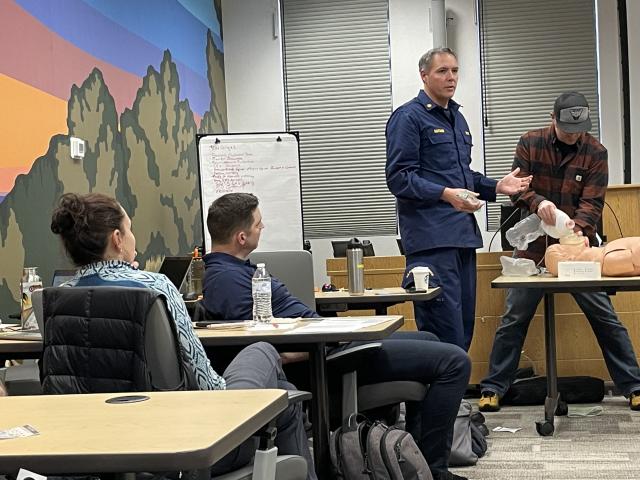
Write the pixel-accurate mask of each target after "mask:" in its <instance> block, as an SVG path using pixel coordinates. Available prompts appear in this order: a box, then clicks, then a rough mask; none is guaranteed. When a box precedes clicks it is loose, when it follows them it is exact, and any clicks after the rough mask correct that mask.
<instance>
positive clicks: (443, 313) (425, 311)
mask: <svg viewBox="0 0 640 480" xmlns="http://www.w3.org/2000/svg"><path fill="white" fill-rule="evenodd" d="M417 266H427V267H429V268H430V269H431V271H432V272H433V276H432V277H431V279H430V280H429V286H430V287H441V288H442V293H441V294H440V295H439V296H438V297H436V298H435V299H433V300H430V301H428V302H413V308H414V311H415V315H416V324H417V326H418V330H423V331H426V332H431V333H433V334H435V335H436V336H437V337H438V338H439V339H440V341H441V342H447V343H453V344H454V345H458V346H459V347H461V348H463V349H464V350H465V351H468V350H469V346H470V345H471V339H472V338H473V327H474V324H475V313H476V250H475V248H434V249H431V250H425V251H422V252H417V253H414V254H411V255H407V269H406V272H405V278H404V281H403V282H402V286H403V287H404V288H406V287H408V286H411V285H413V277H412V275H409V272H410V271H411V269H412V268H413V267H417Z"/></svg>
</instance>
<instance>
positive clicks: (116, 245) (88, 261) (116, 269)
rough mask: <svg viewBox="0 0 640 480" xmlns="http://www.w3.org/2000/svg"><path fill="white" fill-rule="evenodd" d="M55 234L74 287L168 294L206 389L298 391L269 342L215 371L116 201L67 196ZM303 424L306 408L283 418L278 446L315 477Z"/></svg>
mask: <svg viewBox="0 0 640 480" xmlns="http://www.w3.org/2000/svg"><path fill="white" fill-rule="evenodd" d="M51 231H52V232H53V233H55V234H57V235H59V236H60V238H61V239H62V242H63V244H64V247H65V250H66V252H67V254H68V256H69V257H70V259H71V260H72V261H73V263H74V264H75V265H76V266H77V267H78V273H77V274H76V276H75V277H74V278H73V279H72V280H70V281H69V282H68V283H67V284H68V285H70V286H97V285H105V286H108V285H119V286H130V287H140V288H150V289H152V290H156V291H158V292H160V293H162V294H163V295H164V296H165V298H166V300H167V306H168V308H169V312H170V313H171V316H172V318H173V320H174V321H175V323H176V326H177V330H178V337H179V342H180V345H181V347H182V350H183V353H184V355H185V357H186V359H187V362H188V364H189V365H190V367H191V368H193V372H194V374H195V378H196V380H197V382H198V386H199V388H200V389H201V390H224V389H251V388H283V389H293V388H294V387H293V385H291V384H290V383H289V382H287V380H286V377H285V375H284V373H283V371H282V366H281V363H280V356H279V354H278V352H277V351H276V349H275V348H274V347H273V346H272V345H269V344H268V343H264V342H262V343H256V344H253V345H250V346H249V347H247V348H245V349H244V350H242V351H241V352H240V353H239V354H238V355H237V356H236V357H235V358H234V360H233V361H232V362H231V364H230V365H229V366H228V368H227V369H226V370H225V372H224V374H223V375H222V376H220V375H219V374H218V373H216V372H215V371H214V370H213V368H212V367H211V363H210V362H209V359H208V358H207V355H206V353H205V350H204V348H203V346H202V344H201V343H200V340H199V339H198V337H197V336H196V335H195V333H194V332H193V326H192V323H191V319H190V318H189V314H188V312H187V308H186V306H185V304H184V302H183V300H182V297H181V296H180V293H179V292H178V290H177V289H176V288H175V286H174V285H173V284H172V283H171V282H170V281H169V280H168V279H167V277H166V276H164V275H162V274H158V273H152V272H144V271H142V270H138V268H137V262H135V257H136V239H135V236H134V235H133V232H132V231H131V219H130V218H129V216H128V215H127V213H126V212H125V211H124V210H123V208H122V207H121V206H120V204H119V203H118V202H117V201H116V200H115V199H114V198H112V197H109V196H107V195H103V194H99V193H92V194H88V195H77V194H73V193H68V194H65V195H63V196H62V197H61V198H60V200H59V203H58V206H57V208H55V210H54V212H53V216H52V219H51ZM302 420H303V418H302V412H301V407H300V405H299V404H295V405H290V406H289V407H288V408H287V410H285V411H284V412H283V413H282V414H281V415H280V416H279V417H278V419H277V428H278V436H277V437H276V442H275V443H276V445H277V446H278V450H279V453H281V454H285V455H286V454H289V455H301V456H303V457H304V458H305V459H306V460H307V464H308V475H307V478H308V479H315V478H316V474H315V472H314V469H313V461H312V459H311V455H310V452H309V448H308V445H307V438H306V434H305V431H304V426H303V421H302ZM254 450H255V447H254V445H253V441H247V442H245V444H244V445H242V446H240V447H238V448H237V449H236V450H235V451H233V452H231V453H230V454H229V455H227V456H226V457H225V458H223V459H222V460H221V461H220V462H218V463H217V464H216V465H214V467H213V469H212V472H213V473H214V474H221V473H224V472H226V471H230V470H234V469H237V468H239V467H241V466H243V465H246V464H247V463H249V462H250V461H251V456H252V454H253V451H254Z"/></svg>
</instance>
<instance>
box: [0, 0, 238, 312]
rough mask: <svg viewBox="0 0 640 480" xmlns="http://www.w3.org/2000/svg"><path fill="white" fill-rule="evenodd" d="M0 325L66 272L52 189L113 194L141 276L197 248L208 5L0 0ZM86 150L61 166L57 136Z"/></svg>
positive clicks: (217, 52) (66, 152)
mask: <svg viewBox="0 0 640 480" xmlns="http://www.w3.org/2000/svg"><path fill="white" fill-rule="evenodd" d="M0 10H1V13H2V14H1V15H0V105H3V114H2V116H1V117H0V318H2V319H3V320H5V321H6V315H7V314H9V313H15V312H18V310H19V304H18V300H19V295H18V291H19V281H20V276H21V273H22V268H23V266H37V267H38V271H39V273H40V276H41V278H42V280H43V282H44V284H45V286H46V285H48V284H49V282H50V280H51V277H52V274H53V271H54V270H55V269H56V268H64V267H66V266H68V265H69V262H68V260H67V259H66V258H65V257H64V253H63V250H62V247H61V245H60V244H59V242H58V240H57V238H56V237H55V236H54V235H53V234H52V233H51V232H50V229H49V224H50V221H51V211H52V209H53V205H54V204H55V202H56V200H57V199H58V198H59V196H60V195H61V194H62V193H64V192H103V193H107V194H110V195H114V196H115V197H116V198H118V200H119V201H120V202H121V203H122V205H123V206H124V208H125V209H126V210H127V211H128V212H129V215H130V216H131V219H132V222H133V231H134V233H135V235H136V239H137V250H138V260H139V261H140V263H141V265H142V266H145V265H146V264H151V263H153V262H157V261H158V259H159V258H161V257H162V256H164V255H169V254H171V255H176V254H185V253H187V252H189V251H192V249H193V246H194V245H199V244H201V243H202V222H201V215H200V198H199V189H198V181H197V159H196V146H195V135H196V133H197V132H199V131H200V132H226V130H227V112H226V100H225V84H224V66H223V58H224V57H223V55H224V54H223V45H222V26H221V24H220V21H219V19H220V18H221V14H220V0H215V1H203V0H136V1H135V2H131V1H129V0H48V1H46V2H42V1H41V0H0ZM70 136H74V137H79V138H81V139H83V140H85V142H86V147H87V148H86V155H85V157H84V159H82V160H74V159H72V158H71V155H70V146H69V137H70Z"/></svg>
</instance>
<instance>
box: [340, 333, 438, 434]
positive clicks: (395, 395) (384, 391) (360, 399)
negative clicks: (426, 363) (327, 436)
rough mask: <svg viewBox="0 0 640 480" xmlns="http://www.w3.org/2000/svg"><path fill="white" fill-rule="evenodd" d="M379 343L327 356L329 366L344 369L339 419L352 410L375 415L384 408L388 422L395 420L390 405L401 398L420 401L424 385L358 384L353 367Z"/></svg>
mask: <svg viewBox="0 0 640 480" xmlns="http://www.w3.org/2000/svg"><path fill="white" fill-rule="evenodd" d="M381 347H382V344H381V343H380V342H371V343H366V344H363V345H358V346H356V347H351V348H346V349H344V350H342V351H339V352H336V353H333V354H331V355H329V356H327V363H328V365H330V366H331V369H335V370H337V371H341V372H344V373H343V374H342V379H341V381H342V397H341V399H342V405H341V419H342V421H344V420H346V419H348V418H349V416H350V415H351V414H353V413H358V412H365V413H366V412H375V416H377V415H378V414H379V413H380V412H384V414H385V415H384V420H385V421H386V422H387V423H388V424H393V423H395V421H396V420H397V418H396V417H397V413H398V411H399V410H398V409H397V408H394V407H396V406H397V405H399V404H400V403H402V402H410V401H421V400H422V399H423V398H424V396H425V395H426V393H427V388H428V386H427V385H425V384H423V383H420V382H412V381H405V380H398V381H391V382H378V383H372V384H369V385H361V386H358V372H357V369H358V368H360V367H361V366H364V365H366V364H367V357H368V355H370V354H371V353H372V352H374V351H375V350H378V349H380V348H381ZM389 412H392V414H393V417H394V418H389Z"/></svg>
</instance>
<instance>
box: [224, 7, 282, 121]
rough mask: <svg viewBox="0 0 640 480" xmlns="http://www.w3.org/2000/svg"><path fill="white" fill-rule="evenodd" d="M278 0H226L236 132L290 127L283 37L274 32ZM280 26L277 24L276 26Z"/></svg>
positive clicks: (228, 77)
mask: <svg viewBox="0 0 640 480" xmlns="http://www.w3.org/2000/svg"><path fill="white" fill-rule="evenodd" d="M274 15H276V17H275V18H276V21H278V20H279V11H278V6H277V0H222V28H223V35H224V71H225V83H226V88H227V120H228V125H229V132H230V133H237V132H280V131H283V130H284V129H285V121H284V88H283V84H284V83H283V71H282V43H281V38H280V32H279V31H277V32H276V33H277V37H276V38H274ZM276 30H277V29H276Z"/></svg>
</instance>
